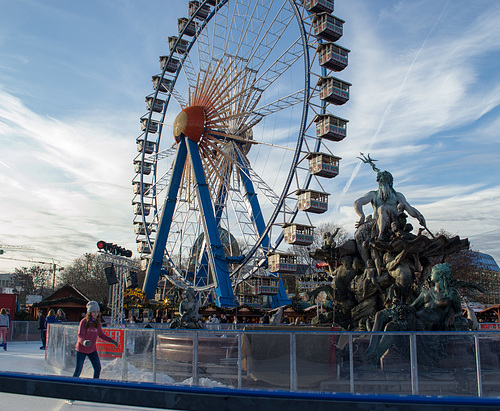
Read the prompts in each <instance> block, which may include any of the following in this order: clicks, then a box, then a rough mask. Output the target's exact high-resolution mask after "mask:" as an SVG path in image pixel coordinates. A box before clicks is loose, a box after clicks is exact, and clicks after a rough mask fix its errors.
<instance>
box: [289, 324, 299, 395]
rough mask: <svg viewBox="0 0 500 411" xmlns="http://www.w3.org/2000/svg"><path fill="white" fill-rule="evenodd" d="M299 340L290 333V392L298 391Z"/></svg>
mask: <svg viewBox="0 0 500 411" xmlns="http://www.w3.org/2000/svg"><path fill="white" fill-rule="evenodd" d="M297 387H298V385H297V340H296V337H295V333H293V332H292V333H290V391H297Z"/></svg>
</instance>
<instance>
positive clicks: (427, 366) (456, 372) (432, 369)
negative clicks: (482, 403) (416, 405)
mask: <svg viewBox="0 0 500 411" xmlns="http://www.w3.org/2000/svg"><path fill="white" fill-rule="evenodd" d="M416 341H417V346H418V349H417V358H418V360H417V362H418V383H419V392H418V393H419V394H420V395H467V396H476V395H477V387H478V385H477V370H476V359H475V358H476V357H475V348H474V336H473V335H471V334H470V333H444V332H434V333H425V334H423V335H417V336H416Z"/></svg>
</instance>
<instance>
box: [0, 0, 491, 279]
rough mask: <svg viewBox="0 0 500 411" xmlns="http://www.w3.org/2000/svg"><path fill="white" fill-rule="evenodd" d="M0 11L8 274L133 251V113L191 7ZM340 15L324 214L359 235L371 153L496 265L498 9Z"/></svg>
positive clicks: (74, 5)
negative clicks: (342, 130)
mask: <svg viewBox="0 0 500 411" xmlns="http://www.w3.org/2000/svg"><path fill="white" fill-rule="evenodd" d="M0 9H1V10H2V13H0V187H1V188H2V190H1V197H0V198H1V201H0V245H1V246H2V247H3V248H4V249H5V253H4V254H3V256H2V257H4V258H0V273H6V272H10V271H12V270H13V268H14V267H20V266H30V265H32V264H31V263H30V262H23V261H20V260H32V261H44V262H56V263H57V264H58V265H59V266H64V265H67V264H71V263H72V262H73V261H74V259H75V258H78V257H80V256H82V255H83V254H85V253H88V252H90V253H92V252H95V251H97V248H96V245H95V244H96V242H97V241H99V240H105V241H108V242H113V243H115V244H119V245H122V246H124V247H126V248H129V249H131V250H133V251H134V252H135V250H136V248H135V234H134V231H133V225H132V220H133V213H132V204H131V200H132V196H133V194H132V185H131V181H132V179H133V177H134V170H133V166H132V163H133V159H134V158H135V156H136V155H137V150H136V141H135V140H136V138H137V137H138V136H139V134H140V124H139V118H140V117H141V116H142V115H143V114H144V113H145V105H144V97H145V96H146V95H148V94H150V93H151V91H152V90H151V76H152V75H154V74H157V73H158V70H159V68H158V56H159V55H163V54H166V52H167V50H168V45H167V38H168V36H171V35H174V34H176V32H177V27H176V20H177V18H178V17H181V16H185V15H186V14H187V1H185V2H179V1H165V0H150V1H148V2H139V1H131V0H107V1H96V0H88V1H85V2H80V1H76V0H69V1H68V0H44V1H35V0H16V1H15V2H13V1H9V0H0ZM334 14H335V15H337V16H338V17H340V18H342V19H343V20H345V25H344V36H343V37H342V39H341V40H340V41H339V44H340V45H342V46H344V47H347V48H348V49H349V50H351V52H350V54H349V67H348V68H347V69H346V70H344V71H343V72H342V73H341V74H339V77H341V78H342V79H344V80H346V81H348V82H350V83H352V87H351V97H350V101H349V102H348V103H347V104H346V105H345V106H343V107H342V108H341V110H340V111H339V114H341V117H343V118H346V119H348V120H349V125H348V136H347V137H346V138H345V139H344V140H343V141H342V142H340V143H338V144H336V145H335V154H336V155H338V156H339V157H342V161H341V165H340V167H341V168H340V175H339V176H337V177H336V178H335V179H333V180H331V181H328V182H327V183H326V188H327V191H328V192H329V193H331V195H330V198H329V201H330V208H329V211H328V212H327V213H325V214H322V215H321V216H320V217H319V219H320V220H321V221H318V220H316V221H315V223H318V222H327V221H333V222H336V223H337V224H340V225H342V226H343V227H345V228H346V230H347V231H348V232H351V233H352V232H353V231H354V224H355V222H356V221H357V220H358V217H357V215H356V214H355V212H354V209H353V207H352V203H353V201H354V200H356V199H357V198H359V197H361V196H362V195H363V194H364V193H366V192H367V191H370V190H373V189H375V188H376V181H375V177H376V176H375V173H374V172H373V171H372V169H371V168H370V167H369V166H368V165H363V164H361V162H360V161H359V159H357V157H358V156H359V153H360V152H362V153H365V154H367V153H370V155H371V157H372V158H374V159H377V160H378V162H377V166H378V167H379V168H381V169H383V170H388V171H390V172H391V173H392V174H393V176H394V179H395V181H394V187H395V189H396V190H397V191H400V192H402V193H403V194H404V195H405V197H406V199H407V200H408V201H409V202H410V203H411V204H412V205H413V206H414V207H416V208H418V209H419V211H421V212H422V213H423V214H424V216H425V218H426V221H427V227H428V228H429V230H431V231H432V232H436V231H438V230H446V231H447V232H449V233H452V234H457V235H460V236H461V237H463V238H469V240H470V242H471V248H472V249H474V250H478V251H481V252H484V253H487V254H491V255H492V256H493V257H494V258H495V259H496V261H497V262H500V248H499V245H500V227H499V224H498V222H497V220H496V218H497V216H498V215H499V214H500V213H499V212H500V182H499V180H498V176H499V174H500V173H499V172H500V162H499V161H498V158H499V153H500V140H499V138H498V134H499V132H498V130H499V129H500V25H499V24H498V22H499V21H500V3H499V2H498V1H497V0H477V1H474V2H470V1H465V0H453V1H450V0H448V1H446V0H407V1H395V0H392V1H391V0H378V1H373V0H356V1H347V0H337V1H336V2H335V12H334ZM365 212H366V214H368V213H369V212H370V210H368V209H367V210H366V211H365ZM414 225H416V224H414ZM9 246H11V247H12V248H9ZM16 246H17V247H26V248H24V249H17V250H16V249H15V247H16ZM7 258H15V259H17V260H8V259H7Z"/></svg>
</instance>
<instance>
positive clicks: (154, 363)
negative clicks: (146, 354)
mask: <svg viewBox="0 0 500 411" xmlns="http://www.w3.org/2000/svg"><path fill="white" fill-rule="evenodd" d="M156 333H157V330H156V328H154V329H153V383H155V384H156V344H157V342H156Z"/></svg>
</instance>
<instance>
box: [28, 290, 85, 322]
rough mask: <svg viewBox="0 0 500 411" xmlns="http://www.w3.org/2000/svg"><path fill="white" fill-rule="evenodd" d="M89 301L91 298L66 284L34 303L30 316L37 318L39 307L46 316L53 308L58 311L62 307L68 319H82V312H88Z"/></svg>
mask: <svg viewBox="0 0 500 411" xmlns="http://www.w3.org/2000/svg"><path fill="white" fill-rule="evenodd" d="M88 302H89V299H88V298H87V297H86V296H85V295H83V294H82V293H81V292H80V291H78V290H77V289H76V288H75V287H73V286H71V285H65V286H64V287H61V288H59V289H58V290H57V291H55V292H54V293H53V294H51V295H50V296H48V297H47V298H45V299H43V300H42V301H40V302H39V303H34V304H33V305H32V306H31V309H30V316H31V318H32V319H34V320H36V319H37V311H38V310H39V309H41V310H42V311H43V315H45V316H46V315H47V313H48V312H49V310H51V309H53V310H54V311H56V312H57V310H58V309H59V308H62V309H63V311H64V312H65V313H66V318H67V319H68V321H80V319H81V318H82V317H81V316H82V313H83V314H85V313H86V312H87V303H88Z"/></svg>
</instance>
